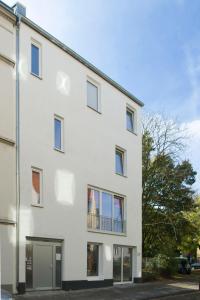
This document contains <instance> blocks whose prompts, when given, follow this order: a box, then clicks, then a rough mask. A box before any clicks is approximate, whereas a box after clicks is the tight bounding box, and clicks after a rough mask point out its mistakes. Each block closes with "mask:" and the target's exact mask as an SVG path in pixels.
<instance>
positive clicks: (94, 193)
mask: <svg viewBox="0 0 200 300" xmlns="http://www.w3.org/2000/svg"><path fill="white" fill-rule="evenodd" d="M88 228H89V229H98V230H102V231H112V232H116V233H124V232H125V220H124V198H123V197H121V196H118V195H115V194H113V193H111V192H107V191H101V190H99V189H95V188H94V189H93V188H88Z"/></svg>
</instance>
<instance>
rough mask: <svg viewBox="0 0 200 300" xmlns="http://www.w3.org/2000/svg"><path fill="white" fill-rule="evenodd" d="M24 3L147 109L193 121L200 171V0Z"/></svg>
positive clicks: (191, 150)
mask: <svg viewBox="0 0 200 300" xmlns="http://www.w3.org/2000/svg"><path fill="white" fill-rule="evenodd" d="M5 2H6V3H7V4H8V5H12V4H14V3H15V1H12V0H5ZM21 3H23V4H24V5H25V6H26V7H27V16H28V17H29V18H30V19H31V20H33V21H34V22H36V23H37V24H38V25H40V26H42V27H43V28H44V29H46V30H47V31H48V32H50V33H51V34H52V35H54V36H55V37H57V38H58V39H60V40H61V41H62V42H64V43H65V44H67V45H68V46H69V47H71V48H72V49H73V50H75V51H76V52H78V53H79V54H80V55H82V56H83V57H84V58H86V59H87V60H89V61H90V62H91V63H93V64H94V65H95V66H97V67H98V68H100V69H101V70H102V71H104V72H105V73H106V74H107V75H109V76H110V77H111V78H113V79H114V80H116V81H117V82H119V83H120V84H121V85H123V86H124V87H125V88H126V89H128V90H129V91H130V92H132V93H133V94H134V95H135V96H136V97H138V98H139V99H141V100H142V101H143V102H144V103H145V110H146V111H150V112H157V113H160V112H161V113H162V112H164V113H165V114H167V115H168V116H169V117H170V118H171V117H174V118H176V119H177V120H178V122H180V123H181V124H183V125H184V126H185V125H186V126H187V128H188V131H189V133H190V136H191V140H190V142H189V143H188V144H189V145H188V150H187V153H186V154H185V155H186V156H189V157H190V159H191V161H192V163H193V165H194V168H195V169H196V170H197V171H199V172H200V163H199V149H200V42H199V41H200V30H199V28H200V18H199V11H200V1H199V0H192V1H188V0H57V1H55V0H48V1H47V0H21ZM197 179H198V180H200V177H199V176H198V178H197ZM196 187H200V184H199V183H197V184H196Z"/></svg>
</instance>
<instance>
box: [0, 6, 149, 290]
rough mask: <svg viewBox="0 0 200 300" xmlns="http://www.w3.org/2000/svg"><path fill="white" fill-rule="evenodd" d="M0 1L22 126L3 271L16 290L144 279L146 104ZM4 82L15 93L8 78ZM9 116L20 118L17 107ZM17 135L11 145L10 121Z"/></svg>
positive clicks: (21, 10)
mask: <svg viewBox="0 0 200 300" xmlns="http://www.w3.org/2000/svg"><path fill="white" fill-rule="evenodd" d="M0 7H1V10H4V11H5V13H7V14H8V13H9V14H11V15H12V18H15V17H16V16H17V19H16V23H15V26H14V31H13V35H12V36H13V38H14V36H16V38H14V41H15V43H16V45H15V46H16V49H18V48H19V53H18V51H17V52H16V55H12V54H13V52H12V51H13V48H12V51H11V52H12V54H11V57H12V58H13V57H16V58H13V60H14V62H13V65H16V67H14V69H15V70H16V76H15V78H16V80H15V85H16V94H15V93H13V99H14V100H13V99H12V101H11V102H12V104H13V103H14V104H16V116H17V121H16V123H17V124H16V125H19V130H18V126H16V128H17V130H16V136H17V139H18V137H19V139H18V142H17V147H16V161H17V164H16V163H14V164H13V167H14V166H15V165H17V170H18V172H17V178H16V182H17V186H16V190H17V191H16V192H15V194H12V195H11V196H10V197H11V198H12V197H13V198H12V201H14V199H15V195H16V202H15V203H16V216H17V223H16V229H17V230H16V240H15V239H14V240H15V243H13V244H14V246H15V247H14V248H16V266H17V267H16V270H15V268H14V269H13V270H12V268H10V269H7V270H5V266H4V267H3V266H2V275H3V276H4V277H5V278H7V277H9V276H8V274H6V275H5V274H4V273H5V272H7V273H9V272H10V274H12V276H11V277H12V283H13V290H14V291H15V286H17V288H18V291H19V292H20V293H23V292H24V291H25V290H32V289H56V288H58V289H60V288H63V289H65V290H68V289H78V288H88V287H101V286H108V285H112V284H113V282H114V283H115V282H118V283H119V282H122V283H123V282H132V281H138V280H139V279H140V278H141V255H142V254H141V244H142V218H141V204H142V202H141V193H142V182H141V181H142V174H141V172H142V150H141V126H140V121H141V115H140V114H141V106H142V105H143V104H142V102H140V101H139V100H138V99H136V98H135V97H134V96H133V95H131V94H130V93H129V92H128V91H126V90H125V89H124V88H122V87H121V86H120V85H118V84H117V83H116V82H114V81H113V80H111V79H110V78H109V77H107V76H106V75H105V74H104V73H102V72H101V71H99V70H98V69H96V68H95V67H94V66H93V65H91V64H90V63H89V62H87V61H86V60H85V59H83V58H82V57H80V56H79V55H77V54H76V53H74V52H73V51H72V50H71V49H69V48H68V47H67V46H65V45H64V44H62V43H61V42H60V41H58V40H56V39H55V38H54V37H52V36H51V35H50V34H49V33H47V32H46V31H44V30H43V29H42V28H40V27H38V26H37V25H36V24H34V23H33V22H32V21H30V20H29V19H28V18H27V17H26V16H25V8H24V7H23V6H22V5H20V4H17V6H15V7H14V8H13V12H11V10H10V9H9V8H8V7H6V6H5V5H3V4H0ZM1 22H2V19H1ZM4 27H5V26H1V27H0V39H1V41H2V40H3V41H4V39H5V33H3V29H5V28H4ZM1 44H2V43H1ZM18 46H19V47H18ZM0 51H1V52H0V62H1V57H2V55H3V53H2V49H1V48H0ZM18 54H19V57H18ZM9 59H10V58H9ZM4 60H5V59H4ZM11 61H12V60H11ZM3 63H4V62H1V64H2V65H3ZM6 68H7V69H8V68H12V66H8V63H7V65H6ZM18 70H19V72H18ZM0 72H2V70H0ZM0 74H1V73H0ZM18 75H19V76H18ZM18 79H19V80H18ZM9 80H10V81H12V78H9ZM1 82H4V83H5V87H6V91H7V90H9V92H10V89H9V86H8V79H7V78H2V80H1ZM12 82H13V81H12ZM9 85H10V84H9ZM13 89H14V90H15V87H13ZM14 104H13V107H15V106H14ZM0 105H1V107H2V105H4V104H3V102H2V97H1V99H0ZM1 113H2V112H1ZM8 117H9V121H10V122H12V126H13V124H14V125H15V115H9V116H8ZM0 124H1V123H0ZM0 130H1V127H0ZM11 133H12V134H11V136H10V135H9V134H8V137H9V139H13V144H14V141H15V132H14V131H13V127H12V131H11ZM0 134H1V132H0ZM2 135H3V133H2ZM5 135H6V133H5V134H4V136H5ZM18 146H19V147H18ZM0 147H1V143H0ZM5 147H7V148H9V149H13V148H14V147H13V146H10V145H9V146H5ZM7 148H5V149H4V151H5V152H6V151H11V150H7ZM0 151H1V148H0ZM13 159H15V155H14V154H13ZM10 163H11V162H10ZM6 168H8V166H7V165H5V169H6ZM9 170H10V173H11V171H13V173H12V174H8V175H9V176H13V174H15V170H14V169H12V168H11V169H9ZM0 174H1V176H2V177H3V176H4V175H3V174H2V173H0ZM13 191H15V188H14V187H13ZM5 193H6V192H5ZM1 201H2V200H1ZM3 203H4V199H3ZM0 217H1V215H0ZM6 217H7V216H6ZM2 219H3V217H2ZM4 219H8V218H5V217H4ZM14 221H15V220H14ZM0 226H2V225H1V224H0ZM4 226H5V225H4ZM10 226H11V225H10ZM12 226H13V225H12ZM13 227H14V226H13ZM0 228H1V227H0ZM6 228H8V226H7V227H6ZM14 228H15V227H14ZM2 239H4V236H1V242H2ZM5 239H6V237H5ZM4 244H5V243H4ZM3 264H4V262H3ZM15 277H16V278H15ZM15 281H16V282H17V284H15ZM6 284H11V281H9V282H4V285H6Z"/></svg>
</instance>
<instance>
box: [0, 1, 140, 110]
mask: <svg viewBox="0 0 200 300" xmlns="http://www.w3.org/2000/svg"><path fill="white" fill-rule="evenodd" d="M0 5H1V6H3V7H4V8H5V9H7V10H8V11H9V12H11V13H12V14H14V12H13V9H12V8H11V7H9V6H8V5H7V4H5V3H3V2H2V1H1V0H0ZM20 19H21V21H22V22H24V23H25V24H26V25H28V26H30V27H31V28H32V29H34V30H35V31H37V32H38V33H40V34H41V35H42V36H43V37H45V38H46V39H48V40H49V41H50V42H52V43H53V44H55V45H56V46H58V47H59V48H61V49H62V50H64V51H65V52H66V53H68V54H69V55H71V56H72V57H73V58H75V59H76V60H78V61H79V62H80V63H82V64H83V65H84V66H86V67H87V68H89V69H90V70H92V71H93V72H94V73H96V74H97V75H99V76H100V77H102V78H103V79H104V80H105V81H107V82H108V83H109V84H111V85H112V86H114V87H115V88H117V89H118V90H119V91H120V92H122V93H123V94H124V95H126V96H127V97H128V98H130V99H131V100H133V101H134V102H135V103H137V104H138V105H139V106H144V103H143V102H142V101H140V100H139V99H137V98H136V97H135V96H134V95H133V94H131V93H130V92H129V91H127V90H126V89H125V88H123V87H122V86H121V85H120V84H118V83H117V82H116V81H114V80H112V79H111V78H110V77H109V76H107V75H106V74H105V73H104V72H102V71H101V70H99V69H98V68H96V67H95V66H94V65H93V64H91V63H90V62H88V61H87V60H86V59H84V58H83V57H82V56H80V55H79V54H77V53H76V52H75V51H73V50H72V49H71V48H69V47H67V46H66V45H65V44H63V43H62V42H61V41H59V40H58V39H56V38H55V37H54V36H52V35H51V34H50V33H48V32H47V31H46V30H44V29H42V28H41V27H40V26H38V25H37V24H35V23H34V22H33V21H31V20H30V19H28V18H27V17H24V16H21V15H20Z"/></svg>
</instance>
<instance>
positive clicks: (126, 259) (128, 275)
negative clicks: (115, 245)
mask: <svg viewBox="0 0 200 300" xmlns="http://www.w3.org/2000/svg"><path fill="white" fill-rule="evenodd" d="M123 281H132V248H128V247H123Z"/></svg>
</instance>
